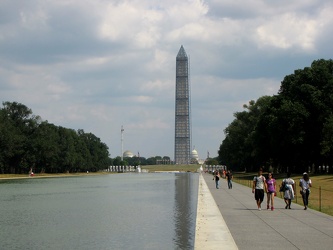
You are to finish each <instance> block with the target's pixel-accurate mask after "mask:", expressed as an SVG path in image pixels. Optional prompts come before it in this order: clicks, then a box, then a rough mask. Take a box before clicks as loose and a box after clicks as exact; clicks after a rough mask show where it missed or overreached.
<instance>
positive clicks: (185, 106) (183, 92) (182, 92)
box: [175, 45, 191, 164]
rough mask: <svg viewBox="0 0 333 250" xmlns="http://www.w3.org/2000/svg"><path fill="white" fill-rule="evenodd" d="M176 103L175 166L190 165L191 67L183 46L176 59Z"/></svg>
mask: <svg viewBox="0 0 333 250" xmlns="http://www.w3.org/2000/svg"><path fill="white" fill-rule="evenodd" d="M175 101H176V105H175V164H189V163H190V162H191V155H190V150H191V131H190V128H191V124H190V88H189V66H188V58H187V55H186V52H185V50H184V48H183V45H182V46H181V47H180V49H179V52H178V54H177V57H176V100H175Z"/></svg>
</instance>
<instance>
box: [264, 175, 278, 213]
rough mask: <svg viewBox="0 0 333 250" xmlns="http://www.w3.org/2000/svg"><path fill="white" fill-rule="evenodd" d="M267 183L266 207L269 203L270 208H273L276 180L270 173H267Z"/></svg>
mask: <svg viewBox="0 0 333 250" xmlns="http://www.w3.org/2000/svg"><path fill="white" fill-rule="evenodd" d="M266 184H267V209H269V203H271V210H272V211H273V210H274V196H275V194H276V181H275V179H274V178H273V174H272V173H268V179H266Z"/></svg>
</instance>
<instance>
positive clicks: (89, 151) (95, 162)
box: [0, 102, 172, 174]
mask: <svg viewBox="0 0 333 250" xmlns="http://www.w3.org/2000/svg"><path fill="white" fill-rule="evenodd" d="M2 105H3V107H2V108H0V173H1V174H9V173H11V174H25V173H29V171H30V170H32V171H33V172H35V173H66V172H71V173H72V172H86V171H90V172H95V171H99V170H104V169H107V168H108V167H109V166H112V165H113V166H129V165H131V166H138V165H158V164H170V163H172V161H171V159H170V157H169V156H163V157H161V156H155V157H150V158H147V159H146V158H145V157H139V156H134V157H132V158H129V157H125V158H123V159H121V157H120V156H117V157H115V158H113V159H112V158H111V157H110V153H109V148H108V147H107V145H106V144H105V143H103V142H102V141H101V140H100V138H98V137H96V136H95V135H94V134H92V133H85V132H84V130H83V129H79V130H77V131H75V130H73V129H69V128H64V127H62V126H56V125H54V124H52V123H49V122H48V121H43V120H42V119H41V117H40V116H38V115H34V114H33V112H32V110H31V109H29V108H28V107H26V106H25V105H24V104H21V103H17V102H3V103H2Z"/></svg>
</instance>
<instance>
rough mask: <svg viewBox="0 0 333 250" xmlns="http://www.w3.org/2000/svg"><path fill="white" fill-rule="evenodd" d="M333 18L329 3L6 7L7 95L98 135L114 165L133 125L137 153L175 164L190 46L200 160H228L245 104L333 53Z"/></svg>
mask: <svg viewBox="0 0 333 250" xmlns="http://www.w3.org/2000/svg"><path fill="white" fill-rule="evenodd" d="M18 3H19V5H18ZM17 6H19V8H18V7H17ZM332 11H333V3H332V2H331V1H320V0H296V1H288V0H281V1H275V2H274V1H257V0H246V1H245V0H238V1H235V0H224V1H217V0H206V1H200V0H187V1H181V2H180V1H178V0H170V1H151V0H127V1H120V0H111V1H104V0H96V1H89V0H80V1H79V0H59V1H52V0H46V1H45V0H31V1H16V0H12V1H5V2H4V3H2V8H1V9H0V53H1V55H2V56H1V58H0V99H1V100H2V101H18V102H21V103H23V104H25V105H26V106H27V107H29V108H31V109H32V110H33V112H34V113H35V114H36V115H40V116H41V117H42V118H43V119H45V120H48V121H49V122H51V123H54V124H56V125H59V126H64V127H68V128H73V129H79V128H80V129H84V130H85V131H88V132H92V133H94V134H96V135H97V136H98V137H100V138H101V140H102V141H105V142H106V143H107V144H108V146H109V147H110V153H111V155H112V157H115V156H116V155H118V154H119V153H120V150H119V148H120V146H119V145H120V127H121V125H124V126H125V131H126V133H125V135H126V148H127V149H129V150H131V151H133V152H135V151H140V154H141V155H142V156H144V157H149V156H154V155H163V156H164V155H169V156H171V157H173V143H174V142H173V138H174V128H173V126H174V95H175V63H176V55H177V53H178V50H179V48H180V46H181V45H184V48H185V50H186V52H187V54H188V55H189V57H190V61H191V68H190V72H191V90H192V93H191V95H192V118H193V123H192V128H193V136H192V137H193V144H194V145H195V147H196V149H197V150H198V152H199V155H200V157H202V158H204V157H205V156H206V152H207V151H209V152H210V154H211V156H216V154H217V150H218V146H219V144H220V143H221V142H222V139H223V138H224V134H223V129H224V128H225V127H226V126H227V125H228V124H229V123H230V122H231V121H232V119H233V113H234V112H236V111H241V110H242V106H243V104H244V103H248V101H249V100H256V99H257V98H259V97H260V96H262V95H273V94H276V93H277V91H278V89H279V85H280V82H281V81H282V80H283V77H284V76H285V75H286V74H291V73H292V72H293V71H294V70H295V69H298V68H303V67H305V66H309V64H310V63H311V62H312V61H313V60H316V59H319V58H322V57H325V58H327V59H328V58H330V57H332V53H333V51H332V46H331V38H332V35H331V34H333V32H332V29H333V28H332V27H333V25H332V24H333V16H332V15H331V13H332Z"/></svg>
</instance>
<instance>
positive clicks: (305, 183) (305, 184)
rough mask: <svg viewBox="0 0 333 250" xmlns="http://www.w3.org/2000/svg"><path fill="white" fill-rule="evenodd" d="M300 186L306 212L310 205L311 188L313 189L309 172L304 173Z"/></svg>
mask: <svg viewBox="0 0 333 250" xmlns="http://www.w3.org/2000/svg"><path fill="white" fill-rule="evenodd" d="M299 186H300V187H301V190H300V193H301V195H302V198H303V204H304V210H307V209H308V205H309V195H310V187H312V182H311V179H310V178H309V176H308V173H307V172H304V173H303V178H302V179H300V181H299Z"/></svg>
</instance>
